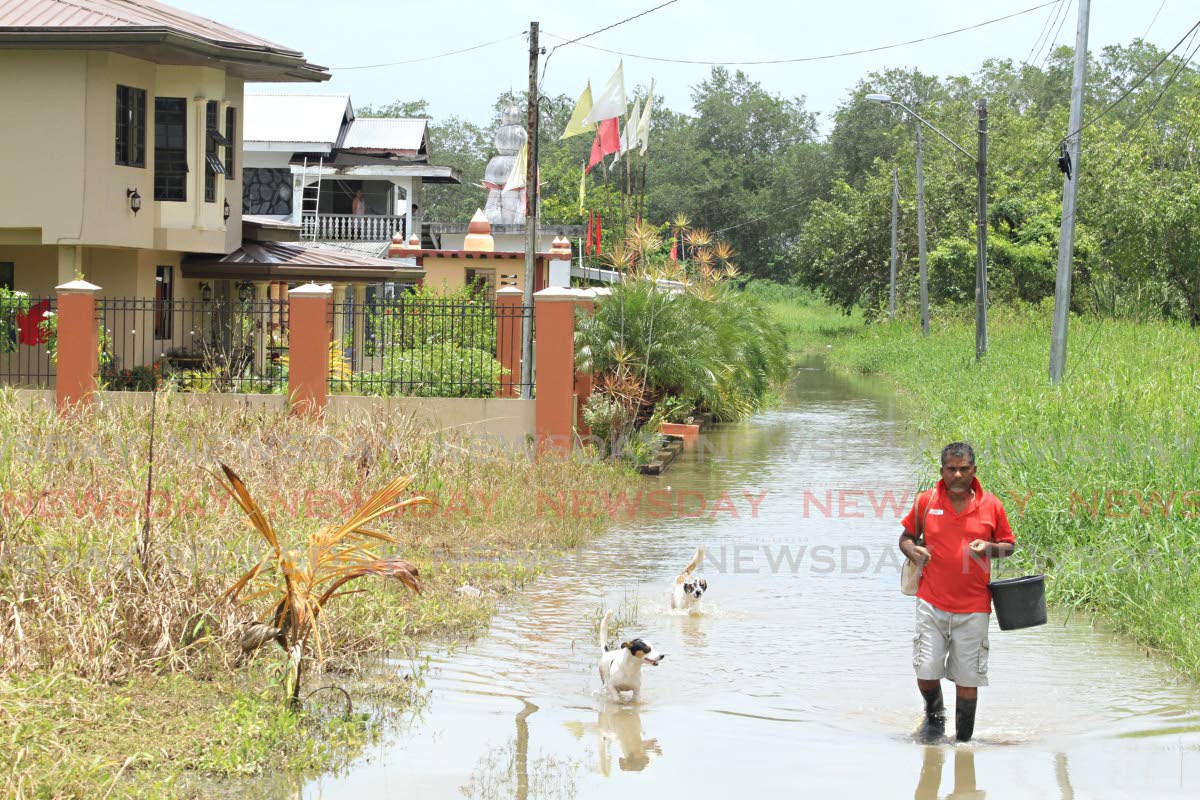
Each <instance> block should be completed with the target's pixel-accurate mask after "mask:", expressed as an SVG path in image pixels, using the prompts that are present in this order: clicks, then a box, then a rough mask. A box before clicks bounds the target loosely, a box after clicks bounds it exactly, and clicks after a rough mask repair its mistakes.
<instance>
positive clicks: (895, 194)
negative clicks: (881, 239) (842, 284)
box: [888, 167, 900, 321]
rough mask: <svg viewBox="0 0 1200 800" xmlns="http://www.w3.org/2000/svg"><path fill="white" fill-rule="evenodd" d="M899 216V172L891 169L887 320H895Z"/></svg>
mask: <svg viewBox="0 0 1200 800" xmlns="http://www.w3.org/2000/svg"><path fill="white" fill-rule="evenodd" d="M899 214H900V170H898V169H896V168H894V167H893V168H892V270H891V273H892V274H891V281H890V283H889V284H888V319H889V320H892V321H895V319H896V217H897V216H899Z"/></svg>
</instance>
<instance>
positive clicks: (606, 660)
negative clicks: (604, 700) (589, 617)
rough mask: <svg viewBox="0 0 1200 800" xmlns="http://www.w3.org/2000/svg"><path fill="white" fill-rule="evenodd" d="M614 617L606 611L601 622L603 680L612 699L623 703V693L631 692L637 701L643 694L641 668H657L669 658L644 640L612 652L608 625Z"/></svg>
mask: <svg viewBox="0 0 1200 800" xmlns="http://www.w3.org/2000/svg"><path fill="white" fill-rule="evenodd" d="M612 616H613V612H611V611H606V612H604V619H603V620H601V621H600V650H601V651H602V653H601V656H600V680H601V682H603V684H604V691H605V692H607V694H608V697H609V699H611V700H620V699H621V694H620V693H621V692H632V693H633V699H634V701H636V700H637V699H638V696H639V694H640V692H641V691H642V665H643V664H649V665H650V666H652V667H657V666H658V665H659V662H661V661H662V660H663V658H665V657H666V656H664V655H663V654H662V653H657V652H655V650H654V647H653V645H650V644H648V643H647V642H645V641H644V640H642V639H630V640H629V641H627V642H622V643H621V646H620V647H618V648H617V649H615V650H609V649H608V623H609V621H610V620H611V619H612Z"/></svg>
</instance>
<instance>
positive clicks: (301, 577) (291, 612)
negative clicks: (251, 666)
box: [218, 464, 430, 705]
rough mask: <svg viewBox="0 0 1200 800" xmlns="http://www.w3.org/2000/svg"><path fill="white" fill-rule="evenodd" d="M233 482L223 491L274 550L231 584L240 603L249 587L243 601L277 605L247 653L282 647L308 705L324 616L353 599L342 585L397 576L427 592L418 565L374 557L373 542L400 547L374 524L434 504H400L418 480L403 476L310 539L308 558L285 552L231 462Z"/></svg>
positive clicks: (248, 634)
mask: <svg viewBox="0 0 1200 800" xmlns="http://www.w3.org/2000/svg"><path fill="white" fill-rule="evenodd" d="M221 469H222V470H223V471H224V472H225V477H226V479H227V480H228V483H225V482H223V481H220V480H219V479H218V482H219V483H220V484H221V486H222V488H224V489H225V491H227V492H229V495H230V496H231V497H232V498H233V499H234V500H235V501H236V502H237V504H238V505H239V506H241V507H242V510H243V511H245V512H246V516H247V517H249V524H250V526H251V527H252V528H254V529H255V530H256V531H258V532H259V534H261V535H262V537H263V539H265V540H266V542H267V544H268V545H270V547H271V552H270V553H269V554H268V556H267V557H266V558H264V559H263V560H262V561H260V562H259V563H258V564H255V565H254V566H253V567H251V568H250V570H249V571H247V572H246V574H245V575H243V576H242V577H241V578H240V579H239V580H238V581H237V583H235V584H233V586H231V587H229V589H228V590H227V591H226V592H225V595H224V596H225V597H227V598H230V599H232V600H237V599H238V595H239V594H240V593H241V591H242V590H243V589H245V588H247V587H248V586H249V587H251V592H250V593H249V594H247V595H246V596H245V597H243V598H242V599H241V602H242V603H243V604H245V603H249V602H251V601H253V600H256V599H258V598H263V597H267V598H270V599H271V605H270V607H269V608H268V610H267V612H266V613H265V614H263V615H262V616H261V617H260V619H259V621H258V622H257V623H254V624H252V625H250V626H248V627H247V629H246V631H245V633H244V635H243V636H242V639H241V642H240V644H241V647H242V650H243V653H248V652H252V651H253V650H255V649H257V648H259V647H261V646H262V645H264V644H266V643H267V642H272V641H273V642H276V643H277V644H278V645H279V646H280V647H281V648H283V650H284V652H285V653H287V655H288V674H287V689H288V695H289V698H290V700H291V702H292V704H293V705H298V704H299V702H300V682H301V675H302V672H303V662H304V658H305V654H306V650H307V648H308V641H309V639H310V638H312V639H313V640H314V642H315V644H316V648H317V658H318V659H320V658H321V657H322V654H321V634H320V627H319V623H320V615H321V611H323V610H324V608H325V606H326V604H327V603H328V602H329V601H330V600H332V599H333V598H335V597H340V596H342V595H343V594H349V593H351V591H343V590H342V587H343V586H345V585H346V584H347V583H350V582H351V581H354V580H357V579H359V578H364V577H367V576H376V577H382V578H395V579H397V580H399V581H400V582H401V583H402V584H404V585H405V586H407V587H408V588H409V589H412V590H413V591H414V592H417V593H420V591H421V585H420V583H419V582H418V580H417V568H416V567H415V566H413V565H412V564H411V563H409V562H408V561H404V560H403V559H400V558H386V557H381V556H379V555H377V554H376V553H374V552H372V550H371V549H369V548H370V546H371V544H372V540H374V541H376V542H383V543H386V544H400V540H399V539H397V538H395V537H394V536H391V535H389V534H386V533H382V532H380V531H376V530H371V529H369V528H367V527H366V526H367V525H369V524H370V523H371V522H373V521H375V520H377V519H379V518H380V517H382V516H383V515H384V514H390V513H391V512H393V511H398V510H400V509H403V508H407V507H409V506H414V505H418V504H428V503H429V502H430V501H429V500H428V499H427V498H424V497H410V498H407V499H405V500H402V501H400V502H393V501H394V500H395V498H396V497H398V496H399V495H400V494H401V493H402V492H403V491H404V490H405V489H406V488H407V487H408V485H409V484H410V483H412V480H413V478H414V477H415V476H413V475H409V476H406V477H402V478H396V479H395V480H394V481H392V482H391V483H389V484H388V485H387V486H385V487H383V488H382V489H380V490H379V491H378V492H376V493H375V495H374V496H372V497H371V499H370V500H368V501H367V502H366V504H365V505H364V506H363V507H362V508H360V509H359V510H358V511H357V512H355V513H354V515H353V516H351V517H350V519H349V520H347V521H346V522H345V523H344V524H342V525H340V526H333V525H330V526H326V527H324V528H321V529H320V530H318V531H316V532H314V533H311V534H309V537H308V558H307V562H302V557H301V554H300V553H299V552H297V551H296V550H284V549H283V547H282V546H281V545H280V543H279V537H278V536H277V535H276V533H275V529H274V528H273V527H272V526H271V523H270V521H269V520H268V519H267V517H266V515H265V514H264V513H263V512H262V510H261V509H260V508H259V506H258V504H257V503H255V502H254V498H252V497H251V496H250V492H249V491H248V490H247V489H246V486H245V484H244V483H242V479H241V478H239V477H238V476H237V473H235V472H234V471H233V470H231V469H230V468H229V467H227V466H225V465H224V464H222V465H221Z"/></svg>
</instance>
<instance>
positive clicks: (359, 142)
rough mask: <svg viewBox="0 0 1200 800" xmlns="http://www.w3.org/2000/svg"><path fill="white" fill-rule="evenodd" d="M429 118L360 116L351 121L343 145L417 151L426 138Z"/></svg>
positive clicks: (347, 146)
mask: <svg viewBox="0 0 1200 800" xmlns="http://www.w3.org/2000/svg"><path fill="white" fill-rule="evenodd" d="M427 124H428V120H424V119H401V118H396V117H378V118H369V119H368V118H360V119H356V120H354V121H353V122H351V123H350V128H349V130H347V131H346V138H345V139H344V140H343V141H342V147H343V148H345V149H347V150H392V151H398V150H408V151H411V152H413V153H416V152H417V151H419V150H420V149H421V144H422V143H423V141H424V139H425V126H426V125H427Z"/></svg>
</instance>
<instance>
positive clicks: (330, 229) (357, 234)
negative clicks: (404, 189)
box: [300, 214, 405, 242]
mask: <svg viewBox="0 0 1200 800" xmlns="http://www.w3.org/2000/svg"><path fill="white" fill-rule="evenodd" d="M300 226H301V227H300V230H301V233H302V235H303V236H304V238H306V239H319V240H322V241H336V242H386V241H390V240H391V238H392V236H393V235H394V234H396V233H397V232H399V233H400V235H401V236H404V235H405V230H404V217H402V216H396V215H395V214H306V215H305V216H304V217H303V218H302V219H301V220H300Z"/></svg>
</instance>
